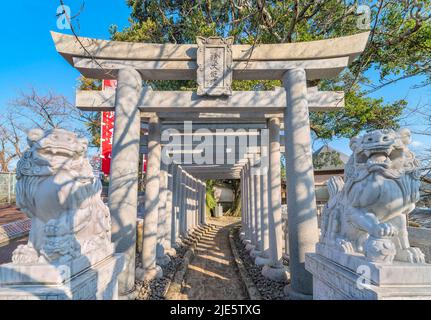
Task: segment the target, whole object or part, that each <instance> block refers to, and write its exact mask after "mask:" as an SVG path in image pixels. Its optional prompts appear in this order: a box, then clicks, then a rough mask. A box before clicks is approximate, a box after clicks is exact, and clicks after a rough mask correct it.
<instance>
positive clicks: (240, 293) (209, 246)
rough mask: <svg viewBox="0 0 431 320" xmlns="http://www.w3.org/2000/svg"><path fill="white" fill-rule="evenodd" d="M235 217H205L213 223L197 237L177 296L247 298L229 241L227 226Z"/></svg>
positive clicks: (192, 297) (230, 224)
mask: <svg viewBox="0 0 431 320" xmlns="http://www.w3.org/2000/svg"><path fill="white" fill-rule="evenodd" d="M239 221H240V220H239V219H238V218H234V217H221V218H217V219H208V223H210V224H213V225H216V226H217V227H216V228H215V229H214V230H212V231H210V232H209V233H208V234H206V235H204V236H203V237H202V238H201V240H200V241H199V243H198V246H197V248H196V250H195V257H194V258H193V260H192V261H191V262H190V264H189V266H188V269H187V272H186V276H185V280H184V286H183V288H182V292H181V293H180V294H179V296H178V299H181V300H200V299H205V300H245V299H248V296H247V293H246V289H245V287H244V285H243V283H242V281H241V277H240V275H239V271H238V268H237V266H236V263H235V261H234V258H233V254H232V251H231V249H230V245H229V230H230V228H231V227H232V226H233V225H235V224H236V223H239Z"/></svg>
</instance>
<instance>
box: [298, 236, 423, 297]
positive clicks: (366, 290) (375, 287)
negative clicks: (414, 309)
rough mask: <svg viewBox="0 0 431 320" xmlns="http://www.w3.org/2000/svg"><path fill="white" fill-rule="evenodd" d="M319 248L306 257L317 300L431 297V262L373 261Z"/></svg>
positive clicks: (306, 264)
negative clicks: (382, 262)
mask: <svg viewBox="0 0 431 320" xmlns="http://www.w3.org/2000/svg"><path fill="white" fill-rule="evenodd" d="M319 246H320V247H319ZM316 251H317V252H316V253H307V254H306V258H305V267H306V269H307V270H308V271H309V272H310V273H312V275H313V299H314V300H413V299H414V300H417V299H427V300H428V299H431V265H429V264H410V263H405V262H398V261H395V262H394V263H393V264H379V263H371V262H368V261H367V260H365V259H363V258H362V257H361V256H355V255H349V254H345V253H342V252H338V251H336V250H333V249H331V248H328V247H324V246H321V245H320V244H319V245H318V246H317V247H316Z"/></svg>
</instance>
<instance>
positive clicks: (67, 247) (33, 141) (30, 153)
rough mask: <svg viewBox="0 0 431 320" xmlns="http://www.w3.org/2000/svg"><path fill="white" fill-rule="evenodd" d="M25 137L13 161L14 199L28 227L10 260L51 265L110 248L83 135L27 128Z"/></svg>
mask: <svg viewBox="0 0 431 320" xmlns="http://www.w3.org/2000/svg"><path fill="white" fill-rule="evenodd" d="M27 142H28V145H29V148H28V149H27V151H25V153H24V155H23V156H22V158H21V159H20V160H19V161H18V164H17V172H16V175H17V184H16V203H17V206H18V207H19V208H20V209H21V210H22V211H23V212H24V213H26V214H27V215H28V216H29V217H30V218H31V230H30V234H29V239H28V243H27V244H26V245H21V246H19V247H18V248H17V249H16V250H15V251H14V252H13V256H12V262H13V263H54V264H55V263H66V262H69V261H71V260H73V259H76V258H78V257H80V256H82V255H85V256H91V255H96V256H99V257H102V256H105V257H106V256H107V255H109V254H110V253H112V244H111V221H110V213H109V209H108V207H107V206H106V205H105V204H104V203H103V202H102V200H101V197H100V195H101V191H102V186H101V183H100V181H99V179H97V178H95V177H94V174H93V170H92V167H91V165H90V163H89V161H88V159H87V155H86V153H87V145H88V142H87V140H86V139H84V138H79V137H78V136H77V135H76V134H75V133H73V132H69V131H66V130H63V129H51V130H47V131H43V130H40V129H33V130H30V131H29V132H28V134H27Z"/></svg>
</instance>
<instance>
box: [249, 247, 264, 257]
mask: <svg viewBox="0 0 431 320" xmlns="http://www.w3.org/2000/svg"><path fill="white" fill-rule="evenodd" d="M261 253H262V251H260V250H256V249H252V250H251V251H250V257H252V258H256V257H257V256H259V255H260V254H261Z"/></svg>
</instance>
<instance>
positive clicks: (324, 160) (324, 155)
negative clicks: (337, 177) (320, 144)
mask: <svg viewBox="0 0 431 320" xmlns="http://www.w3.org/2000/svg"><path fill="white" fill-rule="evenodd" d="M326 165H328V166H339V165H343V161H341V159H340V154H339V153H338V152H336V151H325V152H320V153H319V154H318V156H317V157H313V167H314V169H321V168H323V167H324V166H326Z"/></svg>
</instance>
